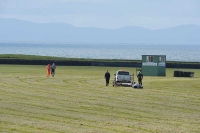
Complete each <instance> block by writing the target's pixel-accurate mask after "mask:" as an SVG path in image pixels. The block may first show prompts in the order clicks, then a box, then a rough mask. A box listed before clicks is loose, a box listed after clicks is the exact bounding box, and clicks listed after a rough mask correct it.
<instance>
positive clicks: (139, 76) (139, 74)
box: [137, 71, 143, 86]
mask: <svg viewBox="0 0 200 133" xmlns="http://www.w3.org/2000/svg"><path fill="white" fill-rule="evenodd" d="M137 78H138V83H139V85H141V86H142V79H143V74H142V73H141V72H140V71H139V72H138V75H137Z"/></svg>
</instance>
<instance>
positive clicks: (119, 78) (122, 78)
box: [113, 70, 132, 86]
mask: <svg viewBox="0 0 200 133" xmlns="http://www.w3.org/2000/svg"><path fill="white" fill-rule="evenodd" d="M115 85H127V86H131V85H132V77H131V74H130V72H129V71H126V70H118V71H117V72H116V74H114V81H113V86H115Z"/></svg>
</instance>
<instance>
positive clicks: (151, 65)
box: [142, 55, 166, 76]
mask: <svg viewBox="0 0 200 133" xmlns="http://www.w3.org/2000/svg"><path fill="white" fill-rule="evenodd" d="M142 74H143V75H144V76H166V55H142Z"/></svg>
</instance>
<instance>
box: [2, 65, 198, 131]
mask: <svg viewBox="0 0 200 133" xmlns="http://www.w3.org/2000/svg"><path fill="white" fill-rule="evenodd" d="M45 67H46V66H29V65H0V70H1V71H0V95H1V97H0V132H1V133H4V132H5V133H9V132H10V133H133V132H139V133H151V132H152V133H155V132H158V133H167V132H168V133H195V132H196V133H198V132H200V82H199V81H200V70H198V69H194V70H190V69H187V70H184V71H194V73H195V77H194V78H183V77H180V78H175V77H173V71H174V70H177V69H167V76H166V77H148V76H145V77H144V80H143V85H144V89H133V88H131V87H113V86H112V84H111V83H110V86H105V80H104V73H105V72H106V70H107V69H108V70H109V71H110V73H111V76H112V77H111V82H112V80H113V74H114V73H115V72H116V71H117V70H118V69H121V68H117V67H75V66H73V67H69V66H57V69H56V75H55V77H49V78H48V77H46V69H45ZM124 69H126V70H129V71H130V72H132V73H135V68H124ZM181 70H183V69H181Z"/></svg>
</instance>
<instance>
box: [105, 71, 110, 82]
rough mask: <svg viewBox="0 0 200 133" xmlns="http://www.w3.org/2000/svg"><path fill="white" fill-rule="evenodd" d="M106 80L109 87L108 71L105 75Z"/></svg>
mask: <svg viewBox="0 0 200 133" xmlns="http://www.w3.org/2000/svg"><path fill="white" fill-rule="evenodd" d="M105 79H106V86H108V85H109V80H110V73H109V72H108V70H107V72H106V73H105Z"/></svg>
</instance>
